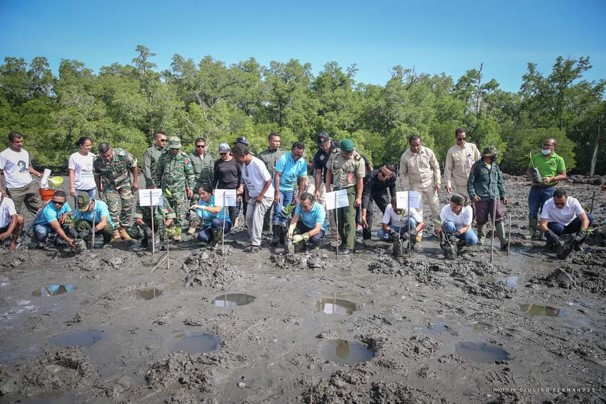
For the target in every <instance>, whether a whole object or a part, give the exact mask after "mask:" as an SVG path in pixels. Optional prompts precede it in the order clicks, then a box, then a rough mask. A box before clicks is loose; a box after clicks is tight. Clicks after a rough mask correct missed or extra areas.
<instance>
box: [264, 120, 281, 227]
mask: <svg viewBox="0 0 606 404" xmlns="http://www.w3.org/2000/svg"><path fill="white" fill-rule="evenodd" d="M280 143H281V139H280V135H278V134H277V133H275V132H272V133H270V134H269V136H267V149H265V150H263V151H262V152H261V154H260V155H259V158H260V159H261V161H263V162H264V163H265V166H266V167H267V170H268V171H269V174H271V179H272V181H273V179H274V172H275V171H276V162H277V161H278V159H279V158H280V157H282V155H283V154H285V153H286V151H285V150H280ZM272 212H273V209H271V208H270V209H267V212H265V217H264V218H263V230H264V231H267V230H269V223H270V221H271V213H272Z"/></svg>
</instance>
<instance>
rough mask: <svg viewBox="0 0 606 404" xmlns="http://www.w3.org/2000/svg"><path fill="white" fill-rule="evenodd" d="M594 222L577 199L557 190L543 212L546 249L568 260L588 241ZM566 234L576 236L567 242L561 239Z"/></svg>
mask: <svg viewBox="0 0 606 404" xmlns="http://www.w3.org/2000/svg"><path fill="white" fill-rule="evenodd" d="M592 222H593V217H592V216H591V214H590V213H586V212H585V209H583V206H581V203H580V202H579V201H578V200H577V199H576V198H573V197H572V196H567V195H566V191H565V190H563V189H559V188H558V189H556V190H555V191H554V193H553V197H552V198H550V199H548V200H547V202H545V204H544V205H543V210H542V211H541V219H540V228H541V232H543V233H545V236H546V237H547V243H546V247H547V248H549V249H555V250H556V252H557V256H558V258H560V259H564V258H566V257H567V256H568V255H569V254H570V253H571V252H572V250H573V249H574V248H575V247H578V246H580V245H581V244H583V242H584V241H585V240H586V239H587V236H588V235H589V232H588V229H589V226H591V223H592ZM566 234H569V235H574V236H572V238H570V239H569V240H568V241H567V242H565V241H564V240H563V239H562V238H560V237H562V236H564V235H566Z"/></svg>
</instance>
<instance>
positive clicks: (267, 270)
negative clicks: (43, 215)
mask: <svg viewBox="0 0 606 404" xmlns="http://www.w3.org/2000/svg"><path fill="white" fill-rule="evenodd" d="M507 185H508V188H509V189H510V192H511V193H512V196H511V198H510V199H511V200H512V205H511V206H510V207H508V208H507V209H506V212H507V213H508V214H509V215H511V216H512V222H513V226H512V234H513V238H512V246H513V247H512V251H511V253H510V255H506V254H505V253H502V252H498V251H495V252H494V254H493V255H494V259H493V263H492V264H490V255H491V254H490V247H489V246H488V245H489V243H487V245H486V246H484V247H477V248H473V249H469V250H468V251H467V252H466V253H465V255H464V258H459V259H457V260H455V261H444V259H443V258H442V256H441V253H440V249H439V246H438V244H437V242H436V241H435V239H434V238H433V237H431V236H430V234H429V233H428V234H427V235H426V239H425V240H424V241H423V242H422V243H420V244H419V245H418V246H417V251H416V253H415V254H413V255H412V256H410V257H408V256H406V257H399V258H397V259H396V258H394V257H393V256H392V255H391V254H390V252H389V250H388V249H386V248H382V247H381V246H379V245H377V246H375V247H368V248H367V249H366V251H365V253H364V254H355V255H354V254H352V255H349V256H339V257H337V256H335V254H334V252H332V251H331V250H329V249H320V250H317V251H313V252H310V253H301V254H298V255H297V256H294V257H293V256H284V255H283V254H282V252H283V251H282V249H281V248H276V249H273V248H269V247H268V248H266V249H264V250H263V251H261V252H260V253H257V254H247V253H244V252H242V248H243V246H244V245H245V240H246V235H245V232H236V233H235V234H233V235H230V236H228V238H227V242H226V250H225V254H223V253H222V251H207V250H204V249H200V248H199V246H198V245H196V244H194V243H189V242H183V243H181V245H179V246H174V248H172V247H171V250H170V254H169V256H170V258H169V260H170V268H169V267H168V263H167V262H166V261H164V262H163V263H162V264H161V265H160V266H158V268H156V269H155V270H154V271H153V272H151V271H152V269H154V267H155V264H156V263H157V261H158V260H159V259H160V257H161V256H162V254H163V253H164V252H162V253H156V254H155V255H154V256H152V254H151V253H150V252H147V251H142V250H139V249H137V248H136V245H135V246H131V247H127V246H119V247H112V248H109V249H102V250H101V249H95V250H87V251H85V252H84V253H82V254H80V255H78V256H75V255H72V254H71V253H69V252H67V251H65V250H63V249H62V248H57V249H51V250H48V251H39V250H27V251H20V252H17V253H15V254H11V255H8V254H6V252H7V251H6V250H2V252H1V253H2V255H1V256H0V402H25V403H28V402H29V403H47V402H51V403H52V402H55V403H64V402H99V403H101V402H108V401H110V402H149V403H164V402H168V403H171V402H175V403H176V402H179V403H197V402H211V403H231V402H250V403H254V402H275V403H283V402H304V403H348V402H357V403H391V402H420V403H433V402H446V403H449V402H452V403H469V402H495V403H496V402H499V403H509V402H543V401H551V402H555V403H568V402H604V401H605V400H606V343H605V342H604V341H606V321H604V318H606V317H605V316H606V300H605V297H606V266H605V265H606V247H605V245H604V242H603V240H601V239H600V237H599V236H597V235H593V236H592V237H591V240H590V241H589V243H588V244H587V245H586V246H585V247H584V251H580V252H574V253H573V254H572V255H571V256H570V257H569V258H568V259H567V260H566V261H559V260H556V259H555V256H554V255H553V254H552V253H549V252H546V251H544V250H543V248H542V246H541V243H539V242H534V241H528V240H524V239H523V238H522V235H523V234H525V233H526V227H525V226H526V221H527V219H526V214H527V210H526V202H525V197H526V194H525V192H526V191H527V188H525V187H523V186H522V185H523V181H522V180H521V179H518V178H509V179H508V182H507ZM566 186H567V187H569V188H568V189H569V193H570V195H573V196H575V197H577V198H578V199H579V200H581V203H582V204H583V205H587V206H588V205H589V203H590V202H591V195H592V193H593V190H594V189H595V188H596V187H595V186H592V185H588V184H579V185H576V184H572V183H570V184H566ZM516 192H518V193H519V194H516ZM594 216H595V217H596V219H598V221H603V220H604V219H605V218H606V195H604V194H599V193H598V194H597V195H596V199H595V202H594ZM378 220H379V219H378ZM378 220H377V222H378ZM495 246H496V247H497V248H498V242H496V243H495ZM383 247H385V246H383ZM150 272H151V273H150Z"/></svg>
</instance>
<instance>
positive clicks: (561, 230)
mask: <svg viewBox="0 0 606 404" xmlns="http://www.w3.org/2000/svg"><path fill="white" fill-rule="evenodd" d="M586 215H587V219H589V225H590V226H591V224H592V223H593V216H591V213H586ZM547 228H548V229H549V230H551V231H552V232H554V233H555V234H557V235H558V236H561V235H562V234H573V233H576V232H578V231H579V230H581V219H579V218H578V217H575V218H574V220H573V221H572V222H570V223H568V226H564V225H563V224H562V223H558V222H549V223H547Z"/></svg>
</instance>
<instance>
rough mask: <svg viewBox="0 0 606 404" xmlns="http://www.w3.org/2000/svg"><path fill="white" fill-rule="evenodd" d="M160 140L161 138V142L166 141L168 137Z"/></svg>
mask: <svg viewBox="0 0 606 404" xmlns="http://www.w3.org/2000/svg"><path fill="white" fill-rule="evenodd" d="M158 140H160V141H161V142H166V141H167V140H168V139H158Z"/></svg>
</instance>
